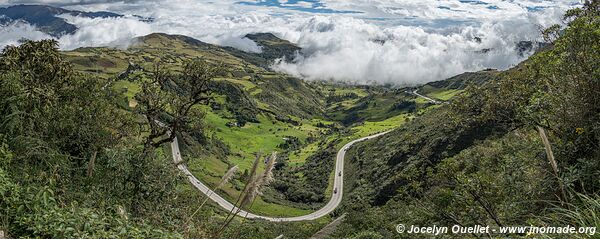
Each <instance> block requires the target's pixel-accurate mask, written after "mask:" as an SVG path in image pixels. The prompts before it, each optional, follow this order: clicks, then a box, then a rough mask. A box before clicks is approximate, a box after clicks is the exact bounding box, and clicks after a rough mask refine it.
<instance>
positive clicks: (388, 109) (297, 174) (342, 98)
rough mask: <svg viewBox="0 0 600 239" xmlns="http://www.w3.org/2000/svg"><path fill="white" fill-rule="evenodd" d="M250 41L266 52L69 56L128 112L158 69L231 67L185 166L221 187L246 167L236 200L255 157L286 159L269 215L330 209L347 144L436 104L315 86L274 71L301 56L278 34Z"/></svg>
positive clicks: (180, 46) (163, 40) (192, 49)
mask: <svg viewBox="0 0 600 239" xmlns="http://www.w3.org/2000/svg"><path fill="white" fill-rule="evenodd" d="M248 38H249V39H252V40H255V41H256V42H257V44H259V45H260V46H261V47H262V49H263V51H262V52H261V53H248V52H242V51H239V50H236V49H234V48H231V47H220V46H215V45H211V44H207V43H204V42H201V41H198V40H196V39H193V38H190V37H186V36H179V35H167V34H160V33H156V34H151V35H148V36H144V37H139V38H137V39H135V40H134V42H135V43H134V44H133V45H132V46H130V47H129V48H128V49H125V50H119V49H110V48H81V49H77V50H74V51H69V52H64V54H65V55H66V56H67V58H68V60H69V61H70V62H72V63H73V64H74V65H75V66H76V69H77V70H79V71H82V72H86V73H92V74H98V75H100V76H102V77H104V78H106V80H107V81H108V82H110V83H109V85H110V87H112V88H113V89H114V90H115V91H116V92H118V96H117V97H121V98H122V102H123V103H122V106H123V109H125V110H135V108H136V106H137V102H136V99H135V95H136V94H137V93H138V92H139V90H140V86H139V82H140V80H141V82H143V81H144V79H150V78H151V77H152V74H153V71H154V69H155V67H156V66H157V65H161V66H166V67H168V70H170V71H180V70H181V67H182V65H183V63H184V62H185V61H186V60H188V59H198V58H201V59H204V60H206V61H208V62H211V63H213V64H222V65H223V66H222V67H223V68H224V69H225V70H226V72H227V74H226V76H224V77H221V78H218V79H216V80H215V81H214V82H212V83H211V88H212V91H213V100H212V102H211V103H210V104H209V105H208V106H204V108H203V112H204V115H203V116H202V117H203V119H204V121H205V124H206V125H207V126H208V127H207V130H206V131H205V132H197V133H194V134H186V135H182V139H183V145H182V149H183V152H184V154H186V155H185V156H184V158H185V159H186V160H188V162H187V164H188V165H189V167H190V169H191V170H192V171H193V172H194V174H195V175H196V176H197V177H198V178H200V179H201V180H202V181H204V182H206V183H207V184H208V185H211V186H215V185H216V184H218V182H219V180H220V178H221V175H222V174H223V173H224V172H225V171H227V169H229V168H230V167H232V166H234V165H238V166H239V167H240V169H241V172H242V173H241V175H240V176H239V177H238V178H236V180H234V181H233V183H231V184H230V185H228V186H227V187H225V188H224V189H222V192H221V193H223V194H224V196H225V198H228V199H234V198H235V197H236V196H237V195H238V194H239V193H240V190H241V189H242V188H243V183H242V182H243V177H244V175H245V173H246V174H247V170H249V169H250V167H251V164H252V159H253V158H254V155H255V154H259V153H263V154H266V153H268V152H272V151H279V152H280V157H279V159H278V164H277V167H276V170H275V171H276V179H275V182H274V183H272V187H271V188H269V189H267V190H266V192H265V194H264V195H263V196H262V197H261V198H260V199H259V200H257V201H256V202H255V203H254V205H253V208H252V209H250V211H254V212H260V213H262V214H265V215H276V216H284V215H285V216H295V215H300V214H306V213H308V212H309V210H312V209H315V208H318V207H320V206H321V205H322V204H323V203H324V202H325V201H326V199H327V198H326V196H325V195H327V192H329V191H331V190H333V189H332V188H331V183H330V181H331V179H332V176H333V174H332V171H333V159H334V157H335V152H336V151H337V150H338V149H339V148H340V147H341V146H342V145H343V144H345V143H347V142H349V141H351V140H353V139H356V138H359V137H364V136H367V135H370V134H373V133H376V132H382V131H386V130H389V129H393V128H396V127H398V126H400V125H402V124H403V123H405V122H406V121H409V120H411V119H412V118H414V117H416V115H417V113H418V112H419V110H423V109H425V108H428V107H429V106H431V105H430V104H425V103H419V101H420V100H419V99H418V97H416V96H414V95H411V94H407V93H406V92H405V90H404V89H389V88H384V87H374V86H370V87H361V86H352V85H340V84H330V83H325V82H306V81H303V80H300V79H297V78H293V77H290V76H287V75H284V74H280V73H276V72H273V71H271V70H269V69H268V66H269V65H270V64H271V62H273V61H274V60H276V59H277V58H281V57H286V58H288V59H289V57H292V56H293V54H297V52H299V51H300V50H301V49H300V48H298V47H297V46H295V45H293V44H291V43H290V42H287V41H285V40H281V39H279V38H276V37H275V36H273V35H272V34H252V35H248ZM449 90H450V91H449V92H451V91H452V90H453V89H449ZM437 91H438V92H443V91H444V88H443V87H440V88H438V89H437ZM327 185H330V186H329V187H328V186H327Z"/></svg>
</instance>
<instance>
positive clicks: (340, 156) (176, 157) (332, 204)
mask: <svg viewBox="0 0 600 239" xmlns="http://www.w3.org/2000/svg"><path fill="white" fill-rule="evenodd" d="M386 133H388V132H383V133H379V134H376V135H371V136H368V137H364V138H361V139H357V140H354V141H352V142H350V143H347V144H346V145H344V147H342V149H340V151H338V153H337V158H336V162H335V179H334V181H333V185H334V191H333V194H332V195H331V198H330V200H329V202H328V203H327V204H326V205H325V206H324V207H323V208H321V209H319V210H317V211H315V212H313V213H311V214H308V215H304V216H297V217H281V218H278V217H266V216H260V215H256V214H252V213H249V212H246V211H244V210H240V213H239V214H238V216H241V217H245V218H249V219H263V220H267V221H272V222H297V221H309V220H315V219H317V218H320V217H323V216H326V215H327V214H329V213H331V212H332V211H333V210H334V209H335V208H336V207H337V206H338V205H339V204H340V202H342V195H343V194H344V190H343V189H344V157H345V156H346V151H347V150H348V149H349V148H350V147H351V146H352V145H353V144H355V143H358V142H362V141H365V140H369V139H373V138H376V137H379V136H381V135H384V134H386ZM171 151H172V153H173V161H174V162H175V164H176V165H177V168H179V170H181V171H182V172H183V173H185V175H187V177H188V179H189V180H190V182H191V183H192V184H193V185H194V186H195V187H196V188H197V189H198V190H200V191H201V192H202V193H204V194H205V195H207V196H208V197H210V199H211V200H212V201H214V202H215V203H217V204H219V206H221V207H222V208H223V209H225V210H227V211H231V210H237V207H235V206H234V205H233V204H231V203H230V202H228V201H227V200H225V199H224V198H222V197H221V196H219V195H218V194H217V193H215V192H213V191H212V190H211V189H210V188H209V187H208V186H206V185H205V184H204V183H202V182H200V180H198V179H197V178H196V177H195V176H194V175H193V174H192V173H191V172H190V170H188V168H187V166H186V165H185V164H183V159H182V158H181V152H180V151H179V143H178V141H177V137H175V139H174V140H173V142H171Z"/></svg>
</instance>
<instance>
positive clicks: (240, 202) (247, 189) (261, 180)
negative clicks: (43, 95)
mask: <svg viewBox="0 0 600 239" xmlns="http://www.w3.org/2000/svg"><path fill="white" fill-rule="evenodd" d="M260 158H261V157H260V155H257V157H256V159H255V160H254V163H253V164H252V169H251V171H250V176H249V178H248V180H247V181H246V185H245V186H244V189H243V190H242V193H241V194H240V195H239V196H238V199H237V200H236V202H235V204H234V206H235V207H234V208H233V209H232V210H231V211H230V212H229V214H228V215H227V217H225V221H224V222H223V225H222V226H221V228H220V229H219V231H217V233H216V235H215V237H217V238H218V237H220V235H221V234H222V233H223V231H224V230H225V229H226V228H227V227H228V226H229V224H230V223H231V222H232V221H233V219H234V218H235V217H236V216H237V215H238V214H239V213H240V212H241V211H242V209H244V208H246V207H248V206H250V207H252V204H253V203H254V200H256V197H257V196H258V195H261V194H262V190H263V189H264V188H265V187H266V186H267V185H269V183H271V181H273V168H274V167H275V162H276V161H277V152H273V153H272V154H271V156H270V157H269V160H268V162H267V165H266V167H265V171H264V172H263V173H262V174H258V165H259V162H260ZM248 208H249V207H248Z"/></svg>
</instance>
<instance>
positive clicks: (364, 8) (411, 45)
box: [0, 0, 579, 85]
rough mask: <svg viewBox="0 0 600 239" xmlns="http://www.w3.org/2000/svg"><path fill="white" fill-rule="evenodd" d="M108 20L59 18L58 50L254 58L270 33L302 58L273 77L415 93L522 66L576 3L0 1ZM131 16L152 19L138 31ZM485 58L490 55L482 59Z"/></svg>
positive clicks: (10, 35)
mask: <svg viewBox="0 0 600 239" xmlns="http://www.w3.org/2000/svg"><path fill="white" fill-rule="evenodd" d="M15 4H47V5H52V6H58V7H63V8H67V9H73V10H83V11H111V12H115V13H120V14H123V15H125V16H126V17H124V18H108V19H89V18H81V17H73V16H63V17H64V18H65V19H67V21H68V22H70V23H73V24H75V25H76V26H78V27H79V30H78V31H77V32H76V33H75V34H73V35H67V36H63V37H61V38H60V39H58V41H59V42H60V44H61V48H62V49H63V50H71V49H75V48H77V47H83V46H109V47H119V48H126V47H127V46H129V45H130V44H133V42H132V41H131V39H133V38H135V37H137V36H143V35H147V34H150V33H153V32H164V33H169V34H182V35H187V36H191V37H194V38H197V39H199V40H202V41H205V42H209V43H213V44H217V45H223V46H233V47H236V48H238V49H241V50H244V51H248V52H260V51H261V49H260V47H259V46H257V45H256V44H255V43H254V42H253V41H251V40H249V39H247V38H244V36H245V35H246V34H248V33H257V32H271V33H273V34H275V35H276V36H278V37H280V38H283V39H286V40H289V41H291V42H293V43H295V44H297V45H299V46H300V47H302V48H303V51H302V54H299V55H298V56H297V57H296V58H295V59H288V60H291V62H290V61H278V62H276V63H275V64H274V65H273V66H272V68H273V69H275V70H277V71H281V72H284V73H288V74H291V75H294V76H297V77H301V78H304V79H307V80H334V81H340V82H346V83H355V84H392V85H415V84H420V83H425V82H430V81H436V80H443V79H445V78H448V77H451V76H454V75H457V74H460V73H463V72H466V71H478V70H482V69H486V68H496V69H506V68H509V67H511V66H514V65H516V64H518V63H519V62H520V61H522V60H524V59H525V58H526V57H527V56H528V54H526V55H525V56H520V55H519V54H517V51H516V50H515V44H516V43H517V42H519V41H541V39H540V30H541V29H543V28H544V27H548V26H550V25H552V24H556V23H559V24H560V23H561V16H562V14H563V13H564V12H565V11H566V10H567V9H569V8H573V7H574V6H577V4H579V1H578V0H561V1H546V0H508V1H506V0H233V1H230V0H218V1H216V0H209V1H202V0H121V1H116V0H37V1H28V0H24V1H22V0H0V6H9V5H15ZM134 15H139V16H143V17H151V18H153V19H154V21H153V22H143V21H140V20H139V19H138V18H136V17H134ZM23 37H25V38H29V39H34V40H36V39H43V38H49V37H50V36H48V35H46V34H44V33H42V32H39V31H37V30H36V29H35V27H33V26H29V25H27V24H23V23H17V24H10V25H6V26H0V47H2V46H5V45H8V44H15V42H16V41H17V40H18V39H21V38H23ZM484 49H485V51H486V52H487V53H482V51H483V50H484Z"/></svg>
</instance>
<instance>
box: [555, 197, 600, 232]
mask: <svg viewBox="0 0 600 239" xmlns="http://www.w3.org/2000/svg"><path fill="white" fill-rule="evenodd" d="M577 199H578V200H577V202H575V203H569V204H568V205H566V207H559V206H556V207H555V208H554V209H553V211H554V213H553V214H552V218H550V221H552V222H554V223H559V224H561V225H570V226H573V227H578V228H579V227H595V228H596V229H598V228H600V196H598V195H595V196H588V195H584V194H577ZM579 236H584V237H589V238H600V233H599V232H595V234H594V235H579Z"/></svg>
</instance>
